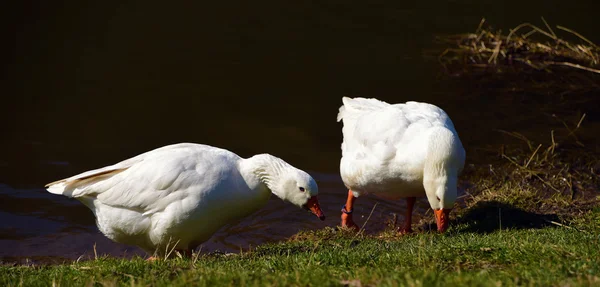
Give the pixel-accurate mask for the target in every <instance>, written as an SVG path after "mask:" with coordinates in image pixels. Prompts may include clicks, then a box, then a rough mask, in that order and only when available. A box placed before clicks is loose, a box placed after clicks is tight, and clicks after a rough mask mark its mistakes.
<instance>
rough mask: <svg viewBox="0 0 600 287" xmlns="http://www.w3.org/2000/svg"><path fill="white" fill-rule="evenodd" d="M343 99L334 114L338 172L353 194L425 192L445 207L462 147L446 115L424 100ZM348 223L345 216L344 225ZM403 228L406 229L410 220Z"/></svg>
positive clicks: (459, 166)
mask: <svg viewBox="0 0 600 287" xmlns="http://www.w3.org/2000/svg"><path fill="white" fill-rule="evenodd" d="M343 103H344V105H343V106H342V107H340V110H339V114H338V118H337V119H338V121H343V124H344V126H343V129H342V133H343V136H344V140H343V143H342V159H341V162H340V174H341V176H342V179H343V181H344V183H345V185H346V187H348V188H349V189H350V190H351V195H352V196H354V197H358V196H359V195H361V194H365V193H373V194H376V195H378V196H381V197H384V198H388V199H398V198H412V197H419V196H427V199H428V200H429V203H430V205H431V207H432V208H433V209H434V210H448V211H447V212H449V209H451V208H452V206H453V205H454V202H455V200H456V197H457V190H456V188H457V187H456V185H457V179H458V175H459V174H460V172H461V170H462V168H463V166H464V162H465V150H464V148H463V146H462V143H461V142H460V139H459V137H458V134H457V132H456V130H455V129H454V125H453V123H452V121H451V120H450V118H449V117H448V115H447V114H446V113H445V112H444V111H443V110H442V109H440V108H438V107H436V106H434V105H431V104H427V103H418V102H407V103H403V104H394V105H390V104H388V103H386V102H383V101H379V100H376V99H364V98H355V99H351V98H343ZM349 196H350V195H349ZM348 203H350V204H352V202H351V201H350V198H349V201H348ZM349 209H351V208H349ZM409 210H410V211H411V212H412V206H410V203H409ZM447 212H446V217H447ZM436 214H437V213H436ZM342 217H346V216H342ZM408 217H409V218H408V220H410V215H408ZM349 223H351V224H353V222H352V220H351V217H350V220H349ZM438 223H440V222H438ZM351 224H347V223H345V222H344V219H343V222H342V225H351ZM438 228H440V226H439V224H438ZM405 229H406V230H404V231H410V223H408V225H405ZM440 231H443V230H440Z"/></svg>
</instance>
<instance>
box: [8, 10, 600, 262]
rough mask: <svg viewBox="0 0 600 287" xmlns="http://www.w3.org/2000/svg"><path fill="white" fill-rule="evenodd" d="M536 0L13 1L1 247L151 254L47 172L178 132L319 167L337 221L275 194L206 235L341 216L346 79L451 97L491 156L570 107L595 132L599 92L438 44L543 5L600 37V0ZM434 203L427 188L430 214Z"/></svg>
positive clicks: (73, 168) (281, 234) (474, 155)
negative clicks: (59, 189) (564, 89)
mask: <svg viewBox="0 0 600 287" xmlns="http://www.w3.org/2000/svg"><path fill="white" fill-rule="evenodd" d="M14 2H17V1H14ZM22 2H26V1H22ZM524 2H525V1H503V2H502V3H498V1H440V2H439V3H434V4H432V3H427V4H425V3H423V4H421V3H417V2H415V1H412V2H409V3H408V2H406V1H375V2H368V3H363V4H360V5H352V4H350V3H349V2H347V1H329V2H326V3H320V2H310V1H309V2H306V1H301V2H297V1H294V2H292V3H287V2H285V1H284V2H276V1H273V2H270V3H269V2H264V3H260V4H258V3H246V2H236V1H229V2H226V3H200V2H197V3H196V2H189V3H184V4H172V3H169V4H165V3H162V2H157V3H148V2H147V1H128V2H127V3H125V2H123V3H121V4H119V5H117V6H110V5H108V4H102V3H101V2H92V1H73V3H63V4H61V5H55V4H51V3H49V2H48V3H46V2H43V1H40V3H37V2H32V1H27V2H26V3H18V4H8V5H15V6H14V7H9V8H10V9H6V11H12V12H14V13H12V18H8V19H12V21H9V22H10V25H8V27H9V29H12V30H13V31H14V35H15V37H14V49H13V50H12V53H10V54H9V56H8V57H6V61H4V62H5V64H4V65H3V67H5V70H6V72H5V73H4V76H3V78H2V82H3V85H2V86H3V91H2V104H1V105H0V120H1V122H0V134H1V136H0V199H1V200H0V258H4V260H12V259H14V258H24V257H30V258H36V257H44V256H57V257H65V258H77V257H79V256H80V255H82V254H88V255H89V254H91V252H93V251H92V250H93V245H94V244H95V243H96V244H97V246H96V249H97V251H98V252H99V253H109V254H113V255H126V254H134V253H138V252H139V251H138V250H137V249H135V248H132V247H127V246H123V245H119V244H114V243H112V242H110V241H109V240H107V239H105V238H104V237H103V236H102V235H101V234H99V233H98V231H97V229H96V228H95V226H94V220H93V216H92V215H91V212H90V211H89V210H87V209H86V208H85V207H84V206H83V205H81V204H79V203H78V202H77V201H75V200H69V199H66V198H62V197H60V196H52V195H50V194H48V193H46V192H45V191H44V190H43V185H44V184H45V183H48V182H51V181H54V180H56V179H60V178H64V177H67V176H70V175H73V174H76V173H79V172H82V171H85V170H88V169H93V168H98V167H101V166H104V165H108V164H112V163H114V162H116V161H120V160H122V159H125V158H128V157H131V156H134V155H136V154H139V153H141V152H144V151H147V150H150V149H153V148H156V147H159V146H163V145H167V144H171V143H177V142H197V143H205V144H210V145H214V146H219V147H223V148H226V149H229V150H232V151H234V152H236V153H238V154H239V155H241V156H250V155H253V154H256V153H262V152H268V153H271V154H274V155H276V156H279V157H282V158H284V159H285V160H286V161H288V162H290V163H291V164H293V165H295V166H297V167H299V168H302V169H304V170H307V171H309V172H310V173H311V174H313V176H314V177H315V178H316V179H317V181H318V182H319V185H320V190H321V193H322V195H321V205H322V207H323V210H324V212H325V213H326V215H327V216H328V219H327V221H325V222H324V223H322V222H319V221H318V220H316V218H313V217H311V216H310V215H308V214H306V213H305V212H304V211H302V210H298V209H296V208H294V207H293V206H291V205H289V204H284V203H282V202H281V201H279V200H276V199H272V200H271V201H270V203H269V205H268V206H266V207H265V208H263V209H262V210H261V211H259V212H257V213H256V214H254V215H253V216H251V217H249V218H247V219H246V220H244V221H242V222H241V223H239V224H237V225H234V226H228V227H226V228H224V229H223V230H221V231H220V232H219V233H218V234H216V235H215V236H214V237H213V238H212V239H211V241H210V242H207V243H206V244H205V245H204V246H203V249H204V250H216V249H219V250H225V251H235V250H239V249H240V248H247V247H248V246H256V245H257V244H260V243H261V242H265V241H274V240H282V239H285V238H288V237H289V236H290V235H292V234H294V233H295V232H297V230H299V229H315V228H322V227H323V226H333V225H335V224H337V223H338V220H339V209H340V207H341V205H342V204H343V202H344V198H345V194H346V191H345V189H344V187H343V184H342V183H341V180H340V179H339V176H338V175H337V173H338V163H339V158H340V149H339V145H340V143H341V125H340V124H338V123H336V121H335V118H336V114H337V109H338V107H339V106H340V104H341V97H342V96H362V97H377V98H379V99H382V100H386V101H389V102H403V101H407V100H417V101H427V102H431V103H434V104H436V105H438V106H440V107H442V108H443V109H445V110H446V112H448V113H449V114H450V116H451V117H452V118H453V120H454V123H455V126H456V127H457V129H458V131H459V133H460V136H461V139H462V141H463V144H464V145H465V148H466V149H467V155H468V156H467V158H468V162H469V163H470V164H473V165H478V164H487V163H489V162H490V161H492V160H493V159H491V158H488V157H486V156H487V155H488V154H489V153H486V151H489V150H493V149H495V148H497V147H498V146H500V145H502V144H504V143H507V142H509V141H511V139H510V138H507V137H506V136H503V135H501V134H500V133H498V132H497V130H498V129H503V130H509V131H518V132H520V133H523V134H526V135H527V136H528V137H531V138H532V139H535V140H540V141H541V140H545V141H547V140H548V139H549V135H550V130H552V129H558V128H561V127H562V123H561V120H564V121H566V122H568V123H574V122H577V120H578V119H579V118H580V117H581V115H582V114H583V113H586V114H587V117H586V122H585V124H584V125H583V127H582V129H583V130H582V132H581V133H580V134H583V135H582V137H583V139H582V140H584V139H586V138H587V139H588V140H590V141H591V142H594V141H593V140H595V139H596V138H597V134H598V131H600V129H599V128H598V126H599V125H598V122H599V119H598V116H597V114H598V113H597V112H598V109H597V108H596V105H590V104H589V102H586V101H580V102H577V101H573V99H569V98H561V97H557V96H555V95H552V92H551V91H549V92H548V93H549V95H548V97H541V98H540V97H537V98H530V97H528V95H526V94H524V93H521V92H514V93H507V92H506V89H503V84H502V83H501V84H499V85H497V86H489V87H488V86H482V85H480V84H478V83H477V82H472V81H466V80H461V79H453V78H448V77H443V76H442V75H441V74H442V73H441V69H440V67H439V65H438V63H437V61H436V59H435V57H431V55H435V53H436V51H437V50H436V49H438V48H439V47H437V46H435V45H434V41H433V39H434V36H435V35H442V34H454V33H464V32H471V31H473V30H474V29H475V28H476V27H477V25H478V23H479V21H480V20H481V18H482V17H485V18H486V19H487V22H488V23H491V24H492V25H493V26H494V27H498V28H502V29H504V30H505V31H506V30H508V28H511V27H514V26H516V25H517V24H519V23H521V22H526V21H529V22H534V23H536V24H538V25H540V26H541V25H543V24H542V23H541V21H540V20H539V17H540V16H544V17H545V18H546V20H548V22H550V23H551V24H558V25H563V26H567V27H569V28H571V29H574V30H576V31H578V32H580V33H581V34H583V35H586V36H587V37H588V38H589V39H590V40H592V41H594V42H596V43H598V42H600V36H599V35H598V33H597V31H598V28H599V27H598V24H597V21H596V20H595V12H594V11H596V10H594V9H592V4H593V3H594V2H593V1H587V2H584V1H581V2H573V1H569V2H565V1H528V2H527V3H524ZM595 96H596V97H597V96H598V95H597V93H596V94H595ZM565 102H568V103H571V104H570V105H569V106H568V108H567V109H565ZM553 115H558V116H560V120H559V118H557V117H556V116H553ZM586 148H589V149H592V150H594V151H597V150H598V148H597V145H591V146H590V145H587V147H586ZM375 202H380V203H381V204H380V205H378V207H377V208H376V212H375V213H374V216H373V218H372V219H371V221H370V223H369V226H370V228H372V229H377V228H379V227H378V226H382V225H383V222H384V221H385V220H387V219H388V218H389V216H390V214H391V213H402V210H403V208H404V203H403V202H401V203H395V202H388V201H382V200H377V199H374V198H370V197H369V198H361V199H360V200H359V201H358V209H359V214H361V215H364V216H367V215H368V213H369V212H370V210H371V208H372V206H373V205H374V203H375ZM426 209H427V205H426V204H425V203H424V202H420V203H419V209H418V212H417V214H416V215H422V214H424V212H425V210H426ZM362 220H364V218H363V219H362ZM362 220H359V223H362Z"/></svg>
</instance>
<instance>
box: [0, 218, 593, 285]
mask: <svg viewBox="0 0 600 287" xmlns="http://www.w3.org/2000/svg"><path fill="white" fill-rule="evenodd" d="M572 224H573V227H571V228H566V227H560V226H556V227H545V228H541V229H519V228H514V229H508V230H506V229H503V230H499V229H498V230H495V231H492V232H486V233H477V232H469V231H468V230H469V224H468V223H467V224H465V223H461V224H457V225H455V226H453V227H452V228H451V229H450V230H449V232H448V233H446V234H443V235H440V234H433V233H420V234H416V235H412V236H404V237H398V236H390V235H391V232H388V233H386V234H383V235H380V236H363V235H359V236H356V235H353V234H350V233H348V232H343V231H339V230H336V229H333V228H327V229H324V230H319V231H314V232H302V233H300V234H298V235H297V236H296V237H295V238H294V239H292V240H290V241H287V242H282V243H276V244H266V245H263V246H260V247H257V248H255V249H253V250H252V251H249V252H245V253H242V254H227V255H225V254H205V255H200V256H198V257H196V258H186V259H182V258H175V259H170V260H164V261H156V262H147V261H145V260H144V259H142V258H134V259H131V260H129V259H118V258H99V259H96V260H91V261H86V262H79V263H72V264H65V265H53V266H52V265H50V266H3V267H0V286H49V285H57V286H72V285H80V286H81V285H98V286H100V285H102V286H113V285H128V286H138V285H156V286H165V285H172V286H188V285H191V284H193V285H198V286H214V285H226V286H240V285H260V286H265V285H266V286H289V285H292V286H294V285H295V286H299V285H300V286H307V285H311V286H340V285H344V284H347V285H350V286H359V285H358V284H361V285H362V286H367V285H377V286H405V285H407V286H500V285H538V286H539V285H543V286H549V285H561V286H564V285H581V286H593V285H596V286H600V278H599V276H600V256H599V255H600V237H599V234H600V209H596V210H594V211H591V212H588V213H586V214H585V215H584V216H582V217H581V218H579V220H578V221H577V222H574V223H572Z"/></svg>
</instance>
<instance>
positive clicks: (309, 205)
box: [304, 196, 325, 220]
mask: <svg viewBox="0 0 600 287" xmlns="http://www.w3.org/2000/svg"><path fill="white" fill-rule="evenodd" d="M304 208H305V209H307V210H310V212H312V213H313V214H314V215H316V216H317V217H318V218H319V219H321V220H325V215H324V214H323V211H321V207H320V206H319V200H317V196H313V197H311V198H309V199H308V202H306V204H305V205H304Z"/></svg>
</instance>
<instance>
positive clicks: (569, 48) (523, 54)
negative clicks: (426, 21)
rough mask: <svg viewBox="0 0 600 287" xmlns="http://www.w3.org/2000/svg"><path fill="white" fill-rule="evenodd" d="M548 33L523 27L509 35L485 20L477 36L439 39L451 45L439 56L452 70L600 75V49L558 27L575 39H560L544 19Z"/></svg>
mask: <svg viewBox="0 0 600 287" xmlns="http://www.w3.org/2000/svg"><path fill="white" fill-rule="evenodd" d="M542 21H543V22H544V24H545V26H546V29H547V30H544V29H542V28H539V27H538V26H535V25H533V24H530V23H523V24H520V25H518V26H516V27H515V28H513V29H511V30H510V32H509V33H508V34H503V33H502V31H501V30H493V29H492V28H490V27H488V26H487V25H485V19H482V20H481V22H480V24H479V27H478V28H477V30H476V31H475V32H474V33H466V34H460V35H450V36H443V37H438V40H439V41H441V42H443V43H446V44H449V45H450V47H449V48H447V49H446V50H444V52H442V53H441V55H440V56H439V60H440V63H441V64H442V65H443V66H444V67H446V68H447V69H448V70H454V71H455V70H456V67H457V66H460V67H461V68H462V69H464V70H468V71H471V72H472V71H473V70H479V71H494V72H521V71H524V70H537V71H540V70H543V71H548V72H553V71H556V70H557V69H565V68H566V69H569V70H580V71H585V72H589V73H592V74H600V47H599V46H598V45H596V44H594V43H593V42H591V41H590V40H588V39H587V38H585V37H584V36H582V35H581V34H579V33H577V32H575V31H573V30H571V29H568V28H565V27H563V26H556V29H557V31H560V32H563V33H566V34H568V35H569V36H571V38H575V39H576V40H577V42H579V43H575V41H567V40H564V39H563V38H560V37H559V36H558V35H557V34H556V33H555V32H554V30H553V29H552V28H551V27H550V25H548V23H547V22H546V21H545V20H544V18H542Z"/></svg>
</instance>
